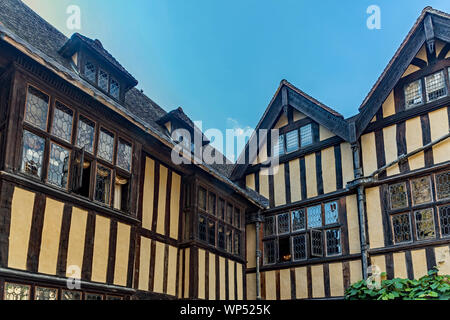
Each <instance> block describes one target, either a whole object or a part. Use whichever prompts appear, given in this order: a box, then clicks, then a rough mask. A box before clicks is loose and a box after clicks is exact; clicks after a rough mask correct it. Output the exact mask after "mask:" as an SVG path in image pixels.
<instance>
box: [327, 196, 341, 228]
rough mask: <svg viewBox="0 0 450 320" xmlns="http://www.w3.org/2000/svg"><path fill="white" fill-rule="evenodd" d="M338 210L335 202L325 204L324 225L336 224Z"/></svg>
mask: <svg viewBox="0 0 450 320" xmlns="http://www.w3.org/2000/svg"><path fill="white" fill-rule="evenodd" d="M338 218H339V210H338V203H337V201H333V202H330V203H326V204H325V224H334V223H337V222H338Z"/></svg>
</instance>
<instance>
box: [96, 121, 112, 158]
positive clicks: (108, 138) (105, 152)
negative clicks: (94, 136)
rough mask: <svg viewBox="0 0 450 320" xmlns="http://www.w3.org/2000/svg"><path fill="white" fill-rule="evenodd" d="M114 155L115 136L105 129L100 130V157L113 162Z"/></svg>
mask: <svg viewBox="0 0 450 320" xmlns="http://www.w3.org/2000/svg"><path fill="white" fill-rule="evenodd" d="M113 154H114V135H113V134H112V133H110V132H108V131H106V130H105V129H101V130H100V138H99V141H98V157H99V158H101V159H103V160H106V161H109V162H112V160H113Z"/></svg>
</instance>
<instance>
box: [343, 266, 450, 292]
mask: <svg viewBox="0 0 450 320" xmlns="http://www.w3.org/2000/svg"><path fill="white" fill-rule="evenodd" d="M381 275H382V277H385V276H386V273H385V272H383V273H382V274H381ZM345 299H346V300H450V276H449V275H439V274H438V269H437V268H433V269H431V270H429V271H428V274H427V275H425V276H423V277H422V278H420V279H419V280H409V279H399V278H395V279H392V280H382V281H381V287H380V288H379V289H376V288H374V289H369V288H368V287H367V284H366V281H365V280H361V281H358V282H356V283H354V284H353V285H351V286H350V287H349V288H348V289H347V290H346V291H345Z"/></svg>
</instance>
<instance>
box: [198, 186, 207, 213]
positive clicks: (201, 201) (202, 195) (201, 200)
mask: <svg viewBox="0 0 450 320" xmlns="http://www.w3.org/2000/svg"><path fill="white" fill-rule="evenodd" d="M198 207H199V208H200V209H202V210H203V211H206V190H205V189H203V188H202V187H200V188H198Z"/></svg>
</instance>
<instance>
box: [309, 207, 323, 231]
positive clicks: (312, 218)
mask: <svg viewBox="0 0 450 320" xmlns="http://www.w3.org/2000/svg"><path fill="white" fill-rule="evenodd" d="M307 213H308V228H318V227H321V226H322V207H321V206H320V205H318V206H314V207H309V208H308V209H307Z"/></svg>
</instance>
